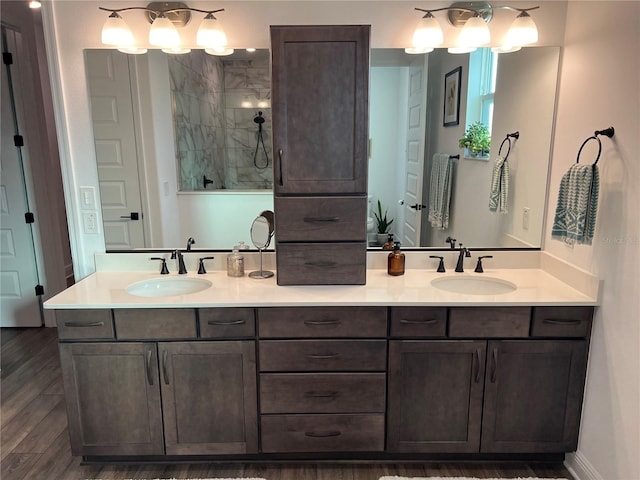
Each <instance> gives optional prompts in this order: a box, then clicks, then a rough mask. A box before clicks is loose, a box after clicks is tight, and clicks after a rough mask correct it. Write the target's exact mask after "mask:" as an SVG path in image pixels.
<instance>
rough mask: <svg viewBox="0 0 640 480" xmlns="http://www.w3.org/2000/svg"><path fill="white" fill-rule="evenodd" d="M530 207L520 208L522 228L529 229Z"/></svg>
mask: <svg viewBox="0 0 640 480" xmlns="http://www.w3.org/2000/svg"><path fill="white" fill-rule="evenodd" d="M530 212H531V209H530V208H529V207H524V209H523V210H522V229H523V230H529V217H530Z"/></svg>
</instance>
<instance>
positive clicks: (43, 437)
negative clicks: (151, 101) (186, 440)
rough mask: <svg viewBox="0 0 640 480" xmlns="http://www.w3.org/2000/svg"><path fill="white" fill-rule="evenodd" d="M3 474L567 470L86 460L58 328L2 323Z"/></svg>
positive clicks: (290, 478)
mask: <svg viewBox="0 0 640 480" xmlns="http://www.w3.org/2000/svg"><path fill="white" fill-rule="evenodd" d="M0 368H1V371H0V378H1V382H0V402H1V403H0V405H1V407H0V428H1V430H0V479H2V480H86V479H90V480H95V479H100V480H124V479H156V478H163V479H165V478H176V479H193V478H207V477H214V478H215V477H242V476H244V477H263V478H266V479H267V480H377V479H378V478H379V477H381V476H384V475H404V476H421V477H426V476H443V477H446V476H470V477H478V478H491V477H495V478H513V477H532V476H537V477H549V478H553V477H565V478H568V479H570V480H572V477H571V475H570V474H569V472H568V471H567V470H566V469H565V468H564V467H563V466H562V465H539V464H531V465H527V464H508V465H505V464H500V465H497V464H460V463H446V464H445V463H425V464H422V463H420V464H408V465H403V464H353V465H350V464H338V465H334V464H315V463H309V464H204V463H203V464H180V465H128V466H123V465H110V466H93V465H92V466H89V465H80V460H81V459H80V458H79V457H73V456H72V455H71V450H70V447H69V438H68V433H67V419H66V411H65V403H64V391H63V388H62V378H61V373H60V364H59V361H58V350H57V337H56V329H55V328H44V327H43V328H3V329H0Z"/></svg>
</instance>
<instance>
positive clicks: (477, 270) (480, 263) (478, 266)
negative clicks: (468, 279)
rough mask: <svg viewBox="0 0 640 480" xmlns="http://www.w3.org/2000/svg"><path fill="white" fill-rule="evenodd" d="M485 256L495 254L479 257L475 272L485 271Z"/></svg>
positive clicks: (488, 256)
mask: <svg viewBox="0 0 640 480" xmlns="http://www.w3.org/2000/svg"><path fill="white" fill-rule="evenodd" d="M483 258H493V255H484V256H482V257H478V263H477V264H476V269H475V270H474V272H476V273H483V272H484V270H483V269H482V259H483Z"/></svg>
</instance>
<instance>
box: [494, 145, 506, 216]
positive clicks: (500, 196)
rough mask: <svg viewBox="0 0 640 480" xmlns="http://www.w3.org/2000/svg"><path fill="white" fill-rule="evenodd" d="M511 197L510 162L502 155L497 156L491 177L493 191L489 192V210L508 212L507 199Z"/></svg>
mask: <svg viewBox="0 0 640 480" xmlns="http://www.w3.org/2000/svg"><path fill="white" fill-rule="evenodd" d="M508 198H509V162H507V159H506V158H502V157H501V156H500V155H498V156H497V157H496V163H495V164H494V165H493V176H492V177H491V191H490V192H489V210H491V211H492V212H500V213H504V214H506V213H508V210H507V200H508Z"/></svg>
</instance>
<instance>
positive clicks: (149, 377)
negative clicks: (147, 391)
mask: <svg viewBox="0 0 640 480" xmlns="http://www.w3.org/2000/svg"><path fill="white" fill-rule="evenodd" d="M152 355H153V351H152V350H151V349H149V350H147V356H146V357H145V362H144V363H145V367H146V368H147V381H148V382H149V385H153V374H152V372H151V356H152Z"/></svg>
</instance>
